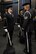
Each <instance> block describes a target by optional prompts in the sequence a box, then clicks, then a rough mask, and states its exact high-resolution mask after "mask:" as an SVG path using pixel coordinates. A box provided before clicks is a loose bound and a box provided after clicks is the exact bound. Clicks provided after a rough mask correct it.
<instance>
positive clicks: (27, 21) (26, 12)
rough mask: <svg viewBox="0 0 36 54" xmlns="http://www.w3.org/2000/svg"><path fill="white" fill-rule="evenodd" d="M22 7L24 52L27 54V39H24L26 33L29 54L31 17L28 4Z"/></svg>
mask: <svg viewBox="0 0 36 54" xmlns="http://www.w3.org/2000/svg"><path fill="white" fill-rule="evenodd" d="M23 6H24V23H23V28H24V36H25V43H26V45H25V51H26V53H27V54H28V51H27V40H26V39H27V38H26V32H27V34H28V41H29V53H30V54H31V34H32V32H31V24H32V16H31V11H30V3H25V4H23Z"/></svg>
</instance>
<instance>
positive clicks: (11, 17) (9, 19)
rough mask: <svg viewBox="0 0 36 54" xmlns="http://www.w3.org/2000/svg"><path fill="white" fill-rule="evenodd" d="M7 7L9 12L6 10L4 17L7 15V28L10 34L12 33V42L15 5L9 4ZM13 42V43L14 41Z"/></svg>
mask: <svg viewBox="0 0 36 54" xmlns="http://www.w3.org/2000/svg"><path fill="white" fill-rule="evenodd" d="M6 9H7V13H6V11H5V14H4V17H6V25H7V30H8V32H9V35H10V39H11V42H12V35H13V30H14V15H13V7H12V5H11V4H10V5H7V6H6ZM12 44H13V43H12ZM7 45H10V43H9V39H8V44H7Z"/></svg>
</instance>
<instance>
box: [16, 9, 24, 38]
mask: <svg viewBox="0 0 36 54" xmlns="http://www.w3.org/2000/svg"><path fill="white" fill-rule="evenodd" d="M23 20H24V17H23V9H20V10H19V15H18V18H17V23H18V27H19V26H20V32H19V37H20V36H21V28H22V25H23Z"/></svg>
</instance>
